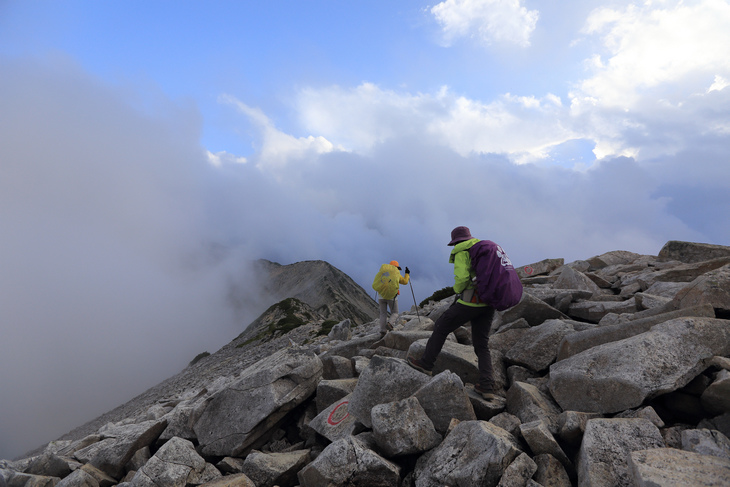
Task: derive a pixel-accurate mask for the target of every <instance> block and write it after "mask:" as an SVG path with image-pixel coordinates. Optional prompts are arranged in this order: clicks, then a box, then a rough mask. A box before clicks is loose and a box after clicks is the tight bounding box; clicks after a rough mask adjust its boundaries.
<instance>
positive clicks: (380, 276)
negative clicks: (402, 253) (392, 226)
mask: <svg viewBox="0 0 730 487" xmlns="http://www.w3.org/2000/svg"><path fill="white" fill-rule="evenodd" d="M400 270H401V268H400V265H399V264H398V261H397V260H391V261H390V264H383V265H381V266H380V270H379V271H378V273H377V274H376V275H375V279H374V280H373V289H374V290H376V291H377V292H378V304H379V305H380V334H381V335H385V334H386V333H387V332H388V330H392V329H393V325H392V324H391V323H389V322H388V308H389V307H390V313H391V321H392V322H395V320H397V319H398V295H399V294H400V289H399V286H400V284H408V280H409V279H410V277H411V271H410V270H409V269H408V267H406V276H405V277H403V276H401V275H400Z"/></svg>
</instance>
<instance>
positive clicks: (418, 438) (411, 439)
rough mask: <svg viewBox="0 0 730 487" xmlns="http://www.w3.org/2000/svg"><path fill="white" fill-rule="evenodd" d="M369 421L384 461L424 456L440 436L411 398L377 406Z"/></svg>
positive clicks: (437, 441)
mask: <svg viewBox="0 0 730 487" xmlns="http://www.w3.org/2000/svg"><path fill="white" fill-rule="evenodd" d="M371 418H372V425H373V434H374V436H375V441H376V443H377V444H378V447H379V448H380V449H381V450H382V451H383V453H384V454H385V455H386V456H387V457H395V456H402V455H411V454H414V453H423V452H425V451H427V450H430V449H431V448H433V447H435V446H437V445H438V444H439V443H441V440H442V436H441V435H440V434H439V433H438V432H437V431H436V429H435V428H434V426H433V422H432V421H431V420H430V419H429V417H428V416H427V415H426V411H424V410H423V407H421V404H420V403H419V402H418V399H416V398H415V397H413V396H411V397H408V398H406V399H402V400H400V401H395V402H391V403H387V404H378V405H377V406H375V407H373V409H372V413H371Z"/></svg>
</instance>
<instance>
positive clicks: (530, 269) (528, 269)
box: [523, 265, 535, 276]
mask: <svg viewBox="0 0 730 487" xmlns="http://www.w3.org/2000/svg"><path fill="white" fill-rule="evenodd" d="M523 270H524V271H525V274H527V275H528V276H531V275H532V273H533V272H535V270H534V269H533V268H532V267H530V266H529V265H527V266H525V268H524V269H523Z"/></svg>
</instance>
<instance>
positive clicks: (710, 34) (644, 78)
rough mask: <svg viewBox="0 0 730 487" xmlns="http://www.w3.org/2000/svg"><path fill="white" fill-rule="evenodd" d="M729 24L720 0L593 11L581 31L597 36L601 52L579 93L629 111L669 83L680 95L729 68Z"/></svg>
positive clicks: (726, 8) (729, 12)
mask: <svg viewBox="0 0 730 487" xmlns="http://www.w3.org/2000/svg"><path fill="white" fill-rule="evenodd" d="M729 25H730V4H729V3H728V2H725V1H721V0H702V1H692V2H681V1H672V2H662V3H661V4H660V5H657V6H655V5H653V4H651V3H649V2H647V3H646V4H645V5H644V6H636V5H633V4H632V5H629V6H627V7H626V8H624V9H612V8H606V7H603V8H599V9H596V10H594V11H593V12H592V13H591V15H590V16H589V18H588V19H587V21H586V25H585V27H584V29H583V33H584V34H588V35H597V36H600V38H601V40H602V42H603V47H604V51H605V53H604V55H603V56H599V55H596V57H594V58H593V59H592V60H591V63H590V69H591V70H592V71H593V75H592V76H591V77H590V78H588V79H585V80H583V81H582V82H581V83H580V84H579V92H580V96H581V97H585V98H590V99H592V100H597V101H598V103H599V104H600V105H601V106H604V107H619V108H629V109H631V108H633V107H634V106H635V105H636V104H637V103H638V102H639V100H640V99H641V98H642V97H644V96H647V95H648V96H652V95H654V96H656V93H657V92H656V91H654V92H652V91H649V90H651V89H652V88H658V87H661V86H663V85H666V84H669V83H673V84H675V86H676V88H677V90H676V91H677V95H676V96H678V97H680V99H681V97H683V96H686V95H687V91H688V90H692V86H693V85H695V86H696V85H698V84H704V81H703V79H706V78H707V77H708V76H714V75H716V74H718V73H721V74H724V75H727V73H729V72H730V28H728V26H729Z"/></svg>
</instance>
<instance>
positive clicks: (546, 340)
mask: <svg viewBox="0 0 730 487" xmlns="http://www.w3.org/2000/svg"><path fill="white" fill-rule="evenodd" d="M571 333H576V332H575V328H573V325H572V324H570V323H567V322H565V321H563V320H548V321H546V322H545V323H542V324H541V325H538V326H535V327H532V328H529V329H527V330H525V332H524V333H523V334H522V335H521V337H520V340H519V341H518V342H517V343H515V344H514V345H513V346H512V347H511V348H510V349H509V351H508V352H507V353H506V354H505V356H504V358H505V359H506V360H507V361H508V362H510V363H514V364H518V365H523V366H525V367H527V368H528V369H530V370H533V371H535V372H540V371H542V370H545V369H547V368H548V367H549V366H550V364H552V363H553V362H555V359H556V358H557V356H558V347H559V346H560V343H561V342H562V340H563V338H565V336H566V335H570V334H571Z"/></svg>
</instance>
